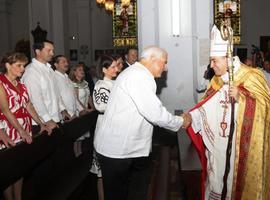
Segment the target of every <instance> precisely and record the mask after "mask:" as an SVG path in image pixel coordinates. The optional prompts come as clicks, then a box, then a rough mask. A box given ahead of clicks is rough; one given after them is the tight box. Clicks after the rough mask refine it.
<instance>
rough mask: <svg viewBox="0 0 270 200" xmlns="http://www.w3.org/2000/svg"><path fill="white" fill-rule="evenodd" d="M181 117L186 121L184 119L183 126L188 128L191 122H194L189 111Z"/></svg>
mask: <svg viewBox="0 0 270 200" xmlns="http://www.w3.org/2000/svg"><path fill="white" fill-rule="evenodd" d="M181 117H183V119H184V121H183V125H182V128H185V129H186V128H187V127H189V126H190V124H191V122H192V118H191V115H190V114H189V113H183V114H182V115H181Z"/></svg>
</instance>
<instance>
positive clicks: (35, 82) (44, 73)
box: [21, 58, 65, 125]
mask: <svg viewBox="0 0 270 200" xmlns="http://www.w3.org/2000/svg"><path fill="white" fill-rule="evenodd" d="M21 80H22V82H23V83H24V84H25V85H26V88H27V90H28V93H29V96H30V99H31V102H32V103H33V106H34V108H35V110H36V111H37V113H38V115H39V116H40V117H41V119H42V120H43V121H44V122H47V121H49V120H53V121H55V122H59V121H60V120H61V111H63V110H65V106H64V105H63V102H62V101H61V99H60V96H59V93H58V89H57V86H56V81H55V77H54V71H53V70H52V68H51V65H50V64H49V63H46V64H44V63H41V62H39V61H38V60H36V59H35V58H33V59H32V62H31V63H30V64H29V65H27V66H26V69H25V72H24V74H23V76H22V79H21ZM32 122H33V124H34V125H35V124H36V123H35V121H34V120H32Z"/></svg>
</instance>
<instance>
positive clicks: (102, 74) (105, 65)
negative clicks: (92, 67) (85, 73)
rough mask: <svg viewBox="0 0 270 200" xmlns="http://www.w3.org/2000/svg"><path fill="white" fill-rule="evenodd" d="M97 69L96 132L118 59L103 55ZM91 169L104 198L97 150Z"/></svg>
mask: <svg viewBox="0 0 270 200" xmlns="http://www.w3.org/2000/svg"><path fill="white" fill-rule="evenodd" d="M97 70H98V71H97V74H98V77H99V78H100V79H101V80H98V81H97V82H96V84H95V88H94V92H93V102H94V106H95V108H96V110H98V111H99V112H100V114H99V115H98V119H97V124H96V130H95V133H96V131H97V130H98V128H99V127H100V124H101V123H102V118H103V113H104V111H105V109H106V106H107V103H108V100H109V96H110V92H111V89H112V87H113V83H114V81H113V79H114V78H115V77H116V76H117V72H118V67H117V61H116V59H115V58H113V57H110V56H105V55H104V56H101V58H100V63H99V66H98V68H97ZM90 171H91V172H92V173H95V174H97V177H98V182H97V188H98V196H99V200H102V199H104V194H103V183H102V175H101V170H100V166H99V162H98V160H97V158H96V153H95V152H94V155H93V163H92V167H91V170H90Z"/></svg>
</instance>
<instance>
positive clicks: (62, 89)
mask: <svg viewBox="0 0 270 200" xmlns="http://www.w3.org/2000/svg"><path fill="white" fill-rule="evenodd" d="M54 73H55V81H56V84H57V87H58V91H59V94H60V97H61V99H62V101H63V103H64V105H65V108H66V110H67V112H68V114H69V115H70V116H73V115H78V112H80V111H82V110H83V107H82V106H81V105H80V103H79V101H78V100H77V98H76V93H75V89H74V86H73V84H72V82H71V80H70V79H69V78H68V75H67V74H63V73H61V72H59V71H57V70H55V71H54Z"/></svg>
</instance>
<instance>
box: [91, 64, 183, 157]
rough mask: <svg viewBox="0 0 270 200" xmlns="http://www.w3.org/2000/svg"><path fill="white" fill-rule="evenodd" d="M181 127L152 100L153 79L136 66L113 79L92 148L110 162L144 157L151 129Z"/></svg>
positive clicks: (177, 117)
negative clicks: (156, 127) (114, 159)
mask: <svg viewBox="0 0 270 200" xmlns="http://www.w3.org/2000/svg"><path fill="white" fill-rule="evenodd" d="M182 123H183V118H182V117H179V116H174V115H172V114H170V113H169V112H168V111H167V110H166V108H165V107H164V106H163V105H162V103H161V101H160V100H159V99H158V97H157V96H156V83H155V80H154V77H153V75H152V74H151V73H150V72H149V70H148V69H147V68H146V67H144V66H143V65H142V64H140V63H139V62H136V63H135V64H133V65H132V66H130V67H129V68H128V69H127V70H125V71H123V72H122V73H121V74H120V75H119V76H118V78H117V79H116V81H115V84H114V86H113V88H112V91H111V94H110V98H109V101H108V104H107V108H106V110H105V113H104V117H103V121H102V124H101V126H100V128H99V129H98V131H97V132H96V133H95V138H94V146H95V149H96V151H97V152H98V153H100V154H102V155H104V156H107V157H110V158H134V157H144V156H148V155H149V153H150V150H151V143H152V132H153V125H158V126H160V127H164V128H167V129H170V130H172V131H177V130H178V129H179V128H180V127H181V125H182Z"/></svg>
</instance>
